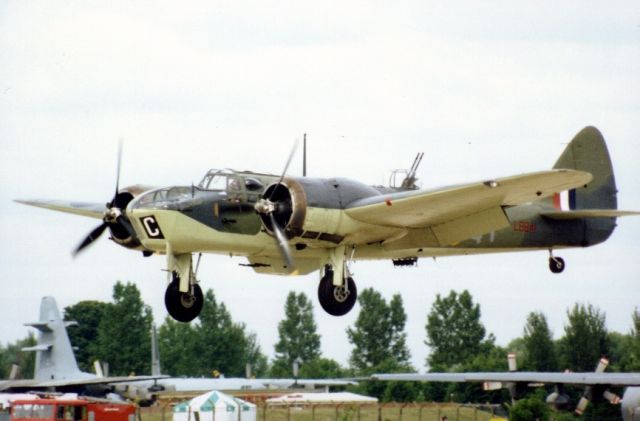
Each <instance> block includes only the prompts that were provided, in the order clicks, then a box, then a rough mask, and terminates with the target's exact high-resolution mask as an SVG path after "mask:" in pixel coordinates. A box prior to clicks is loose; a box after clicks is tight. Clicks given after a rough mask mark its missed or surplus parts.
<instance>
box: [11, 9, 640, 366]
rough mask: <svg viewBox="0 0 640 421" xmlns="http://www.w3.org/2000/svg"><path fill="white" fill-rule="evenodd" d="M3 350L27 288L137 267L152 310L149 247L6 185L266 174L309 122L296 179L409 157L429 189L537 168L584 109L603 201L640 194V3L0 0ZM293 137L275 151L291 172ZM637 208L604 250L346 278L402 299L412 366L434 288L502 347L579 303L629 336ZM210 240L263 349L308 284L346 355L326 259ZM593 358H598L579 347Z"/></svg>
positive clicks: (224, 281)
mask: <svg viewBox="0 0 640 421" xmlns="http://www.w3.org/2000/svg"><path fill="white" fill-rule="evenodd" d="M0 63H2V65H0V151H1V153H0V232H1V233H2V239H3V241H2V244H1V245H0V255H1V256H2V258H1V259H0V261H1V262H2V264H1V265H0V277H1V278H2V279H3V280H2V288H1V290H0V343H2V344H6V343H8V342H13V341H15V340H17V339H19V338H23V337H25V336H26V335H27V333H28V332H29V329H28V328H26V327H24V326H23V323H26V322H30V321H34V320H36V319H37V315H38V308H39V303H40V299H41V297H43V296H45V295H53V296H54V297H55V298H56V299H57V301H58V304H59V305H60V307H65V306H69V305H73V304H75V303H77V302H79V301H81V300H102V301H110V300H111V294H112V287H113V284H114V283H115V282H116V281H117V280H121V281H124V282H135V283H136V285H137V286H138V288H139V289H140V291H141V293H142V298H143V300H144V301H145V302H146V303H147V304H149V305H150V306H151V307H152V309H153V312H154V317H155V320H156V322H157V323H158V324H160V323H161V322H162V320H164V318H165V317H166V315H167V313H166V311H165V309H164V302H163V297H164V288H165V285H166V283H165V282H166V276H165V273H164V272H163V269H164V267H165V258H164V257H161V256H153V257H150V258H142V256H141V255H140V253H136V252H132V251H129V250H126V249H123V248H120V247H117V246H116V245H115V244H113V243H112V242H111V241H109V240H108V239H107V238H106V237H107V236H104V238H101V239H100V241H98V242H96V243H95V244H93V245H92V246H91V247H90V248H89V249H87V250H86V251H85V252H84V253H83V254H82V255H80V256H79V257H77V258H76V259H73V258H72V257H71V251H72V250H73V249H74V247H75V246H76V245H77V244H78V243H79V242H80V241H81V240H82V239H83V238H84V236H86V235H87V233H88V232H89V231H91V230H92V229H93V228H94V227H95V226H97V225H98V224H99V221H97V220H93V219H88V218H83V217H79V216H74V215H66V214H62V213H58V212H51V211H46V210H43V209H37V208H31V207H26V206H23V205H19V204H17V203H15V202H13V199H17V198H27V199H62V200H80V201H88V202H97V203H104V202H107V201H109V200H110V199H111V197H112V195H113V189H114V186H115V179H116V156H117V148H118V146H117V145H118V141H119V140H122V142H123V144H124V150H123V161H122V172H121V181H120V183H121V185H122V186H126V185H131V184H138V183H140V184H146V185H152V186H168V185H189V184H191V183H192V182H193V183H197V182H198V181H199V180H200V178H202V176H203V175H204V173H205V172H206V171H207V170H208V169H210V168H234V169H237V170H253V171H260V172H270V173H280V172H281V171H282V168H283V166H284V163H285V161H286V159H287V156H288V153H289V150H290V148H291V145H292V144H293V143H294V141H295V140H296V139H299V138H301V137H302V133H308V142H309V145H308V174H309V175H311V176H316V177H334V176H341V177H348V178H352V179H356V180H359V181H362V182H365V183H368V184H376V185H379V184H387V182H388V179H389V175H390V173H391V171H392V170H394V169H398V168H408V167H409V166H410V165H411V163H412V161H413V158H414V156H415V154H416V153H417V152H424V153H425V156H424V159H423V161H422V165H421V167H420V168H419V171H418V176H419V178H420V183H422V186H424V187H436V186H438V185H448V184H452V183H457V182H464V181H477V180H482V179H487V178H491V177H498V176H506V175H513V174H519V173H524V172H529V171H539V170H544V169H548V168H551V166H552V165H553V163H554V162H555V161H556V159H557V157H558V156H559V155H560V153H561V152H562V150H563V149H564V147H565V146H566V143H567V142H568V141H569V140H570V139H571V138H572V137H573V136H574V134H575V133H577V132H578V131H579V130H580V129H582V128H583V127H584V126H587V125H594V126H596V127H598V128H599V129H600V130H601V131H602V133H603V134H604V136H605V139H606V140H607V144H608V147H609V150H610V153H611V157H612V160H613V163H614V169H615V176H616V181H617V187H618V190H619V194H618V204H619V208H621V209H626V210H640V188H639V187H640V177H639V175H638V164H637V163H638V161H639V160H640V142H639V141H640V124H639V123H638V122H640V9H639V8H638V7H637V2H635V1H633V0H630V1H612V2H607V3H606V4H604V3H602V2H597V1H566V2H555V1H546V0H543V1H540V2H535V3H532V2H525V1H506V0H505V1H488V2H473V1H457V2H434V1H424V0H421V1H415V2H414V1H401V2H382V1H351V2H338V1H324V2H306V1H280V2H273V3H272V2H260V1H246V2H237V1H193V2H187V3H186V4H178V3H176V2H168V1H153V2H151V1H128V0H127V1H112V2H100V1H79V0H78V1H68V2H63V3H59V2H56V3H52V2H44V1H33V2H23V1H13V0H8V1H3V2H1V3H0ZM301 167H302V165H301V157H300V154H298V155H297V157H296V158H295V159H294V162H293V164H292V165H291V167H290V173H291V174H300V173H301ZM639 237H640V218H638V217H628V218H622V219H619V220H618V228H617V229H616V231H615V232H614V234H613V235H612V236H611V238H610V239H609V240H608V241H607V242H606V243H604V244H601V245H598V246H595V247H591V248H587V249H577V250H566V251H562V252H560V253H557V255H560V256H562V257H563V258H564V259H565V261H566V263H567V268H566V270H565V272H564V273H563V274H561V275H554V274H551V273H550V272H549V269H548V266H547V257H548V253H547V252H545V251H540V252H529V253H510V254H499V255H487V256H473V257H450V258H439V259H437V260H435V261H434V260H432V259H424V260H421V261H420V262H419V265H418V267H417V268H401V269H395V268H394V267H393V266H392V264H391V262H390V261H378V262H356V263H355V264H353V266H352V271H353V272H354V278H355V280H356V282H357V285H358V288H359V289H360V290H362V289H364V288H368V287H372V288H375V289H377V290H378V291H380V292H381V293H382V294H383V296H384V297H385V298H386V299H390V298H391V297H392V296H393V294H395V293H400V294H401V296H402V298H403V301H404V305H405V310H406V312H407V315H408V320H407V326H406V330H407V334H408V345H409V348H410V351H411V355H412V363H413V364H414V366H415V367H416V368H417V369H419V370H424V369H425V358H426V357H427V355H428V352H429V350H428V348H427V346H426V345H425V344H424V340H425V324H426V315H427V313H428V312H429V310H430V308H431V305H432V303H433V302H434V300H435V298H436V296H437V294H440V295H446V294H448V293H449V291H451V290H456V291H459V292H460V291H462V290H464V289H467V290H469V291H470V293H471V294H472V296H473V298H474V300H475V302H477V303H478V304H480V306H481V311H482V322H483V323H484V325H485V327H486V329H487V331H488V332H491V333H493V334H494V335H495V337H496V341H497V343H498V344H500V345H503V346H505V345H507V344H508V343H509V341H511V340H512V339H514V338H516V337H519V336H521V335H522V332H523V327H524V324H525V320H526V316H527V314H528V313H529V312H531V311H542V312H543V313H544V314H545V315H546V316H547V318H548V321H549V324H550V327H551V329H552V331H553V333H554V337H555V338H556V339H557V338H559V337H561V336H562V335H563V331H564V326H565V323H566V319H567V317H566V313H567V310H568V309H569V308H571V307H572V306H573V305H574V304H575V303H589V304H592V305H594V306H596V307H597V308H598V309H600V310H601V311H602V312H604V313H605V314H606V321H607V326H608V328H609V330H612V331H618V332H621V333H628V332H629V330H630V329H631V314H632V312H633V311H634V308H637V307H639V306H640V259H638V256H640V241H638V238H639ZM239 263H244V260H243V259H240V258H230V257H229V256H218V255H205V256H204V257H203V259H202V263H201V265H200V273H199V277H200V279H201V281H202V286H203V288H204V289H208V288H212V289H213V290H214V292H215V294H216V297H217V298H218V300H220V301H222V302H224V303H225V305H226V306H227V307H228V309H229V310H230V312H231V315H232V317H233V319H234V320H235V321H237V322H243V323H245V324H246V325H247V329H248V330H249V331H252V332H255V333H256V334H257V337H258V339H259V341H260V344H261V345H262V349H263V351H264V352H265V353H266V354H267V355H269V356H273V353H274V350H273V346H274V344H275V343H276V342H277V340H278V332H277V325H278V322H279V321H280V320H281V319H283V317H284V303H285V300H286V296H287V294H288V292H289V291H297V292H304V293H306V294H307V295H308V296H309V297H311V298H313V299H314V303H315V305H314V316H315V320H316V323H317V325H318V329H319V333H320V334H321V336H322V350H323V353H324V355H325V356H327V357H329V358H333V359H335V360H337V361H338V362H340V363H341V364H344V365H346V364H347V361H348V357H349V353H350V352H351V345H350V344H349V342H348V339H347V335H346V333H345V331H346V328H347V327H348V326H351V325H353V323H354V322H355V319H356V317H357V314H358V312H359V307H358V305H356V307H355V308H354V310H353V311H352V312H351V313H349V314H348V315H347V316H344V317H341V318H334V317H331V316H329V315H326V314H324V313H323V311H322V310H321V308H320V306H319V305H318V304H317V303H316V302H315V298H316V294H317V293H316V290H317V282H318V275H317V273H316V274H312V275H308V276H304V277H276V276H268V275H258V274H255V273H253V272H252V271H251V270H250V269H248V268H243V267H240V266H238V264H239ZM594 364H595V362H594Z"/></svg>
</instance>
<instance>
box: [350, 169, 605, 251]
mask: <svg viewBox="0 0 640 421" xmlns="http://www.w3.org/2000/svg"><path fill="white" fill-rule="evenodd" d="M592 179H593V176H592V175H591V174H590V173H588V172H584V171H576V170H566V169H555V170H549V171H540V172H534V173H527V174H521V175H516V176H511V177H504V178H497V179H494V180H487V181H482V182H476V183H470V184H464V185H459V186H453V187H446V188H442V189H437V190H414V191H404V192H398V193H391V194H384V195H380V196H374V197H368V198H365V199H361V200H357V201H355V202H353V203H351V204H350V205H349V206H348V207H347V209H346V213H347V214H348V215H349V216H351V217H352V218H354V219H356V220H358V221H361V222H366V223H370V224H375V225H383V226H388V227H397V228H431V229H432V230H433V232H434V234H435V236H436V238H438V240H439V242H440V243H441V244H442V245H450V244H454V243H456V242H458V241H461V240H465V239H467V238H471V237H473V236H475V235H480V234H484V233H487V232H491V231H495V230H498V229H502V228H505V227H507V226H509V224H510V222H509V220H508V219H507V217H506V215H505V214H504V211H503V208H504V207H508V206H516V205H520V204H524V203H529V202H534V201H537V200H540V199H543V198H545V197H549V196H552V195H553V194H554V193H558V192H561V191H564V190H569V189H573V188H576V187H579V186H583V185H585V184H587V183H589V182H590V181H591V180H592Z"/></svg>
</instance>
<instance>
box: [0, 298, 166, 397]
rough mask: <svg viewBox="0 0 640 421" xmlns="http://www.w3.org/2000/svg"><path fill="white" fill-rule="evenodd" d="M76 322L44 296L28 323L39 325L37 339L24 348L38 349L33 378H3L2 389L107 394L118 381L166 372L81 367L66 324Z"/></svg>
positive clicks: (142, 379)
mask: <svg viewBox="0 0 640 421" xmlns="http://www.w3.org/2000/svg"><path fill="white" fill-rule="evenodd" d="M73 323H75V322H65V321H63V320H62V317H60V311H59V310H58V306H57V305H56V301H55V299H54V298H53V297H44V298H42V301H41V303H40V318H39V320H38V321H37V322H34V323H27V324H26V326H32V327H34V328H36V329H38V331H39V332H38V342H37V344H36V345H35V346H33V347H30V348H24V349H23V351H35V352H36V367H35V374H34V378H33V379H30V380H2V381H0V391H1V392H23V391H36V390H46V391H60V392H75V393H84V394H89V395H104V394H106V393H108V392H111V391H112V390H113V388H114V384H116V383H133V382H137V381H145V380H157V379H162V378H165V377H167V376H159V375H158V376H127V377H100V376H97V375H95V374H91V373H86V372H83V371H80V369H79V368H78V364H77V363H76V358H75V356H74V354H73V349H72V348H71V342H70V341H69V336H68V335H67V329H66V326H69V325H71V324H73Z"/></svg>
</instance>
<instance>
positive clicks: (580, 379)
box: [371, 371, 640, 386]
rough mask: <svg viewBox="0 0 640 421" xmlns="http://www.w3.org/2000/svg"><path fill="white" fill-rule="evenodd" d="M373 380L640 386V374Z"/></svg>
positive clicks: (391, 378) (460, 375)
mask: <svg viewBox="0 0 640 421" xmlns="http://www.w3.org/2000/svg"><path fill="white" fill-rule="evenodd" d="M371 379H372V380H383V381H421V382H446V383H464V382H472V383H473V382H476V383H483V382H490V383H491V382H496V383H532V384H536V383H538V384H539V383H548V384H573V385H608V386H640V373H595V372H588V373H542V372H524V371H519V372H504V373H489V372H487V373H426V374H416V373H406V374H373V375H372V376H371Z"/></svg>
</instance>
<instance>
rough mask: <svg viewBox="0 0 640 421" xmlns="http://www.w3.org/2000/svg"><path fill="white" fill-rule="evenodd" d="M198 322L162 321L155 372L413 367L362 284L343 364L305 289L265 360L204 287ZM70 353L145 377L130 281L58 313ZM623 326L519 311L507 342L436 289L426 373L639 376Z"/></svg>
mask: <svg viewBox="0 0 640 421" xmlns="http://www.w3.org/2000/svg"><path fill="white" fill-rule="evenodd" d="M205 296H206V299H205V302H204V307H203V309H202V312H201V314H200V316H199V317H198V319H197V320H196V321H194V322H192V323H190V324H184V323H179V322H176V321H174V320H173V319H171V318H170V317H168V316H167V318H165V320H164V321H163V323H162V325H161V326H160V328H159V330H158V341H159V349H160V355H161V364H162V372H163V374H169V375H172V376H193V377H211V376H215V375H218V374H219V373H222V374H224V375H225V376H227V377H244V376H245V375H246V373H247V366H250V368H251V374H252V375H253V376H255V377H265V376H269V377H292V376H293V369H292V367H293V363H294V362H298V364H299V366H300V371H299V377H301V378H337V377H349V376H367V375H370V374H372V373H376V372H378V373H382V372H387V373H389V372H412V371H416V367H413V366H412V365H411V362H410V361H411V353H410V350H409V349H408V346H407V343H406V338H407V333H406V331H405V324H406V320H407V315H406V313H405V310H404V306H403V302H402V297H401V296H400V295H399V294H395V295H394V296H393V297H392V298H391V300H389V301H387V300H385V298H384V297H383V296H382V295H381V294H380V293H379V292H377V291H376V290H374V289H372V288H367V289H365V290H364V291H361V293H360V294H359V297H358V301H359V304H360V312H359V314H358V317H357V319H356V321H355V323H354V325H353V326H349V327H347V336H348V340H349V342H350V344H351V345H352V350H351V353H350V356H349V360H348V367H343V366H341V365H340V364H339V363H338V362H337V361H335V360H332V359H329V358H325V357H323V356H322V351H321V349H322V348H321V339H322V338H321V337H320V335H319V334H318V332H317V325H316V323H315V320H314V317H313V304H312V302H311V300H309V298H308V297H307V296H306V295H305V294H304V293H296V292H290V293H289V295H288V296H287V300H286V304H285V307H284V317H283V319H282V320H281V321H280V323H279V324H278V334H279V340H278V342H277V343H276V345H275V349H274V351H275V357H274V358H273V359H272V360H271V361H270V360H269V359H268V358H267V356H266V355H265V353H264V352H263V351H262V349H261V347H260V345H259V343H258V340H257V337H256V334H255V333H254V332H251V331H250V330H249V329H248V328H247V326H245V324H243V323H239V322H236V321H234V320H233V318H232V317H231V314H230V313H229V311H228V310H227V308H226V306H225V305H224V303H222V302H219V301H218V300H217V299H216V297H215V294H214V292H213V291H212V290H210V289H209V290H207V291H206V294H205ZM64 318H65V320H75V321H77V322H78V325H76V326H70V327H69V328H68V332H69V336H70V339H71V342H72V345H73V346H74V347H75V348H76V351H75V352H76V359H77V361H78V364H79V366H80V368H81V369H82V370H85V371H91V370H92V366H93V361H94V360H100V361H106V362H108V363H109V367H110V374H111V375H128V374H130V373H136V374H146V373H150V370H151V367H150V365H151V361H150V353H151V350H150V346H151V345H150V343H151V338H150V331H151V325H152V323H153V318H152V313H151V309H150V307H149V306H148V305H146V304H145V303H144V302H143V301H142V299H141V296H140V291H139V290H138V288H137V287H136V286H135V284H133V283H122V282H117V283H116V284H115V285H114V287H113V300H112V302H109V303H105V302H100V301H81V302H79V303H77V304H75V305H72V306H69V307H66V308H65V309H64ZM631 321H632V328H631V330H630V331H629V332H628V333H625V334H623V333H618V332H609V331H608V330H607V328H606V317H605V314H604V313H603V312H601V311H600V310H599V309H598V308H597V307H595V306H593V305H591V304H575V305H574V306H573V307H572V308H570V309H569V310H567V322H566V324H565V327H564V335H563V336H562V337H560V338H559V339H554V338H553V334H552V332H551V329H550V328H549V325H548V322H547V319H546V316H545V315H544V314H543V313H540V312H532V313H530V314H529V315H528V317H527V320H526V323H525V326H524V327H523V334H522V336H521V337H519V338H516V339H514V340H513V341H511V342H510V343H509V344H508V346H507V347H501V346H499V345H497V344H496V343H495V337H494V336H493V335H492V334H491V333H488V332H487V331H486V328H485V327H484V325H483V324H482V322H481V309H480V305H479V304H478V303H475V302H474V301H473V297H472V296H471V294H470V293H469V292H468V291H466V290H465V291H462V292H456V291H451V292H450V293H449V294H448V295H444V296H442V295H437V296H436V299H435V301H434V303H433V305H432V307H431V309H430V310H429V312H428V314H427V316H426V321H425V341H424V342H425V345H426V346H428V347H429V350H430V353H429V355H428V357H427V359H426V361H425V366H426V367H427V368H428V369H429V370H430V371H461V372H462V371H506V370H507V358H506V354H507V351H511V352H516V354H517V356H518V365H519V369H522V370H528V371H558V370H565V369H569V370H572V371H592V370H593V369H594V368H595V365H596V364H597V362H598V360H599V359H600V357H601V356H608V357H609V359H610V361H611V364H610V366H609V370H610V371H640V311H639V310H638V309H636V310H635V311H634V313H633V314H632V315H631ZM33 343H35V339H34V337H33V335H32V334H31V335H30V336H28V337H27V338H25V339H23V340H20V341H17V342H16V343H14V344H8V345H6V346H1V347H0V377H3V378H6V377H7V376H8V374H9V371H10V367H11V364H13V363H16V362H17V363H19V364H20V365H21V366H22V368H23V373H27V374H25V375H26V376H28V375H29V373H31V372H33V355H32V354H25V353H20V352H18V351H19V349H20V348H22V347H23V346H28V345H31V344H33ZM355 389H356V391H360V392H364V393H367V394H369V395H372V396H377V397H378V398H380V399H382V400H383V401H422V400H428V401H450V400H453V401H457V402H468V401H480V402H488V401H494V402H499V401H501V400H505V399H508V398H509V397H508V396H505V393H506V392H504V391H498V392H485V391H483V390H482V389H481V388H480V387H479V386H478V385H474V384H442V383H440V384H439V383H429V384H415V383H407V382H384V383H383V382H362V383H360V385H359V386H357V387H356V388H355Z"/></svg>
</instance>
